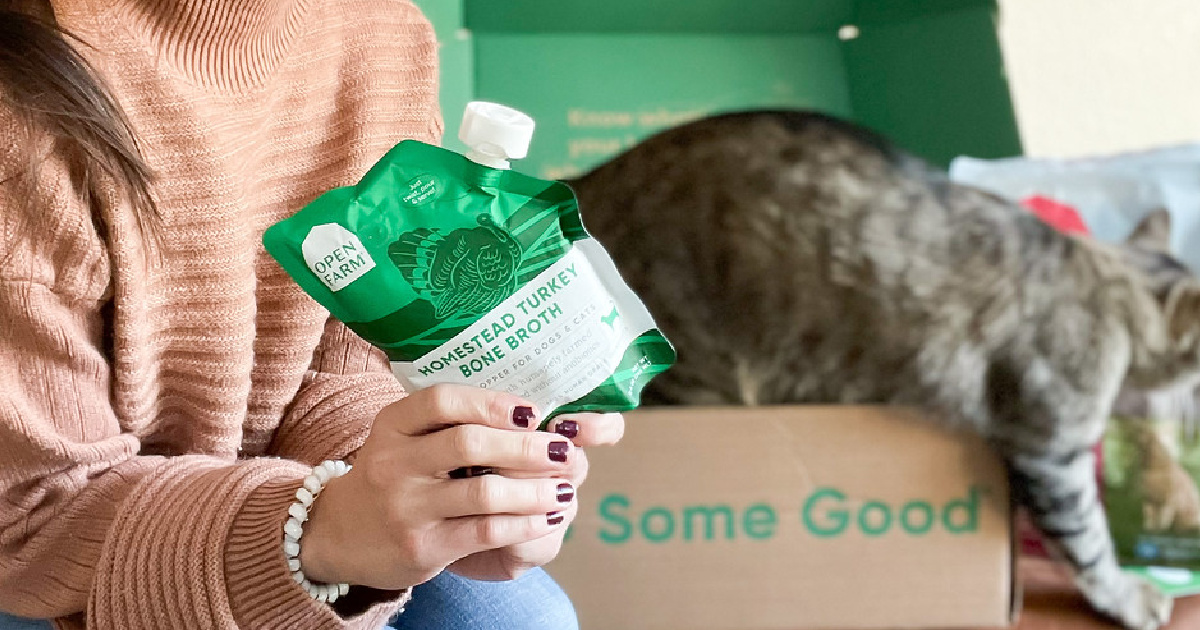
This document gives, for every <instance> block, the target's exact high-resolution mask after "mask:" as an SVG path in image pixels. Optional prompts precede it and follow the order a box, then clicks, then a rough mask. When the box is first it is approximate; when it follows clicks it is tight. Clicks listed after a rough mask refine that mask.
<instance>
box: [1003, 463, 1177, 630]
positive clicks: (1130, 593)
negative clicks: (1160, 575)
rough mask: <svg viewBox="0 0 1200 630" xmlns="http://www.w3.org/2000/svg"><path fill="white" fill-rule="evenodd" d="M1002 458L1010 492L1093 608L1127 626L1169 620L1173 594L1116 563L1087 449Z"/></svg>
mask: <svg viewBox="0 0 1200 630" xmlns="http://www.w3.org/2000/svg"><path fill="white" fill-rule="evenodd" d="M1005 461H1006V463H1007V465H1008V468H1009V476H1010V479H1011V481H1012V487H1013V492H1014V494H1015V495H1016V496H1017V497H1018V499H1019V500H1020V501H1021V503H1022V504H1024V505H1025V506H1026V507H1028V508H1029V510H1030V512H1031V514H1032V516H1033V519H1034V523H1035V524H1036V525H1037V526H1038V528H1039V529H1041V531H1042V533H1043V534H1045V536H1046V538H1047V541H1048V542H1049V543H1050V546H1051V548H1052V549H1053V550H1055V551H1056V552H1057V553H1058V555H1060V556H1061V557H1062V558H1063V559H1064V560H1065V561H1066V562H1067V563H1068V564H1069V565H1070V566H1071V568H1072V569H1073V570H1074V573H1075V582H1076V584H1077V585H1078V586H1079V588H1080V590H1081V591H1082V592H1083V594H1084V596H1085V597H1087V599H1088V601H1089V602H1091V604H1092V606H1093V607H1094V608H1095V609H1096V610H1098V611H1100V612H1102V613H1104V614H1107V615H1109V616H1111V617H1112V618H1114V619H1116V620H1117V621H1119V622H1120V623H1121V624H1122V625H1124V626H1125V627H1126V628H1129V629H1130V630H1157V629H1158V628H1159V627H1161V626H1162V625H1163V624H1165V623H1166V622H1167V620H1168V619H1170V616H1171V598H1170V597H1168V596H1167V595H1165V594H1163V593H1162V592H1161V591H1160V590H1158V589H1157V588H1155V587H1154V586H1153V585H1151V584H1149V583H1148V582H1145V581H1143V580H1141V579H1140V578H1137V577H1134V576H1132V575H1129V574H1126V573H1123V572H1122V571H1121V569H1120V567H1119V566H1118V565H1117V559H1116V555H1115V553H1114V551H1113V544H1112V537H1111V536H1110V534H1109V530H1108V522H1107V521H1106V520H1105V516H1104V510H1103V508H1102V506H1101V504H1100V501H1099V497H1098V493H1097V488H1096V478H1095V465H1096V461H1095V456H1094V455H1093V453H1092V451H1091V449H1090V448H1088V447H1075V448H1071V449H1063V450H1058V451H1047V452H1041V453H1036V454H1033V453H1015V454H1012V453H1010V454H1006V457H1005Z"/></svg>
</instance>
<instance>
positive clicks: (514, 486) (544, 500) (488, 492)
mask: <svg viewBox="0 0 1200 630" xmlns="http://www.w3.org/2000/svg"><path fill="white" fill-rule="evenodd" d="M443 484H444V488H445V489H444V491H443V492H441V493H439V494H438V495H437V497H438V498H437V505H436V506H434V509H435V510H436V511H437V514H438V516H441V517H443V518H459V517H463V516H488V515H494V514H510V515H516V516H533V515H537V514H546V513H549V512H555V511H561V510H563V509H565V508H566V507H567V506H569V505H570V504H571V503H573V502H574V500H575V486H574V484H572V483H571V482H570V481H567V480H565V479H509V478H507V477H502V476H500V475H486V476H483V477H475V478H472V479H463V480H459V481H445V482H443Z"/></svg>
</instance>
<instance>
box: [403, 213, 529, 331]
mask: <svg viewBox="0 0 1200 630" xmlns="http://www.w3.org/2000/svg"><path fill="white" fill-rule="evenodd" d="M476 220H477V221H478V223H479V227H474V228H459V229H456V230H453V231H452V232H450V233H449V234H445V235H443V234H442V233H441V232H440V231H439V230H436V229H433V230H431V229H427V228H418V229H416V230H413V231H411V232H406V233H404V234H403V235H402V236H401V237H400V238H399V239H397V240H396V241H395V242H394V243H392V244H391V245H390V246H389V247H388V257H389V258H390V259H391V261H392V263H393V264H394V265H396V267H397V268H398V269H399V270H400V273H401V274H402V275H403V276H404V279H405V281H407V282H408V283H409V284H410V285H411V286H412V287H413V289H414V290H415V291H416V292H417V295H418V296H420V297H421V298H423V299H425V300H428V301H429V302H430V303H431V304H433V309H434V317H436V318H437V319H439V320H444V319H446V318H447V317H449V316H451V315H455V314H458V315H481V314H483V313H486V312H488V311H490V310H492V309H493V308H495V307H496V305H498V304H500V302H502V301H504V299H505V298H507V297H508V296H509V295H511V294H512V293H513V292H514V291H515V290H516V289H517V267H518V265H519V264H520V262H521V256H522V254H523V250H522V249H521V245H520V243H518V242H517V241H516V239H514V238H513V237H512V236H511V235H509V234H508V232H505V231H504V230H502V229H500V228H499V227H497V226H496V223H495V221H493V220H492V217H490V216H488V215H486V214H481V215H479V217H478V218H477V219H476Z"/></svg>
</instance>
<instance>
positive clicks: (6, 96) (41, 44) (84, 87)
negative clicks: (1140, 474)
mask: <svg viewBox="0 0 1200 630" xmlns="http://www.w3.org/2000/svg"><path fill="white" fill-rule="evenodd" d="M73 44H78V45H84V44H83V42H81V41H80V40H79V39H77V38H75V37H74V36H72V35H71V34H69V33H67V32H66V31H64V30H63V29H62V28H61V27H59V25H58V23H57V21H56V20H55V18H54V12H53V8H52V7H51V6H50V3H49V2H47V1H44V0H41V1H29V0H0V99H2V102H4V103H5V104H6V105H8V106H9V107H10V108H11V109H12V110H13V111H14V112H15V113H16V114H17V115H18V116H20V117H22V118H23V119H24V122H26V123H27V124H28V126H29V128H30V129H32V130H36V132H37V133H38V134H41V135H44V136H47V137H48V138H49V139H50V140H51V141H52V142H53V145H52V146H53V150H55V151H60V152H63V153H62V155H63V156H64V157H65V159H66V160H67V163H68V164H70V165H71V171H72V177H73V178H74V179H75V180H76V181H75V184H76V187H77V190H79V191H80V193H81V194H82V195H84V196H85V200H87V201H88V202H89V203H94V202H95V201H96V198H95V196H94V187H95V185H96V182H97V180H98V178H97V175H99V174H101V173H102V174H103V175H105V176H107V178H108V179H109V180H110V181H112V182H113V183H114V184H115V185H116V186H117V187H118V189H123V190H125V191H126V195H127V197H128V201H129V202H130V203H131V204H132V205H133V207H134V209H135V211H136V212H137V218H138V222H139V224H140V226H141V228H142V229H143V231H144V232H145V231H147V228H148V227H149V224H150V222H152V220H153V219H155V218H156V217H157V210H156V207H155V203H154V199H153V197H152V196H151V194H150V183H151V181H152V179H153V176H152V173H151V171H150V168H149V167H148V166H147V165H146V162H145V160H143V159H142V154H141V151H140V149H139V148H138V143H137V139H136V138H135V137H134V133H133V130H132V128H131V126H130V124H129V120H128V118H126V117H125V113H124V112H123V111H122V110H121V107H120V105H119V104H118V103H117V101H116V99H114V98H113V96H112V93H111V91H110V90H109V88H108V87H107V86H106V85H105V83H104V81H103V79H101V78H100V76H99V75H98V74H97V73H96V71H95V69H94V68H93V67H92V66H91V64H89V63H88V61H87V60H86V59H85V58H84V57H83V55H81V54H80V53H79V51H78V50H76V48H75V46H74V45H73ZM30 146H31V151H32V146H33V145H32V144H31V145H30ZM30 158H31V161H30V168H28V169H25V172H23V173H21V174H20V178H21V179H22V180H23V181H24V183H27V184H30V185H33V183H34V182H35V181H36V178H37V163H38V162H39V161H40V159H39V158H38V156H36V155H31V156H30ZM149 231H150V232H151V233H153V230H149Z"/></svg>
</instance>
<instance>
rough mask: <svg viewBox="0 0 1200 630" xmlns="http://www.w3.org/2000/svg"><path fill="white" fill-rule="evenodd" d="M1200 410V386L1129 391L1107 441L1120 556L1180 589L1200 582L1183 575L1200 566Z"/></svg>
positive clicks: (1107, 476) (1108, 490) (1106, 471)
mask: <svg viewBox="0 0 1200 630" xmlns="http://www.w3.org/2000/svg"><path fill="white" fill-rule="evenodd" d="M1198 409H1200V392H1194V391H1193V392H1189V391H1164V392H1141V391H1132V390H1126V391H1123V392H1122V393H1121V395H1120V397H1119V398H1118V400H1117V403H1116V405H1115V406H1114V413H1113V417H1112V418H1111V421H1110V423H1109V427H1108V430H1107V431H1106V433H1105V436H1104V442H1103V448H1104V451H1103V452H1104V458H1103V489H1104V505H1105V510H1106V511H1107V514H1108V522H1109V529H1110V530H1111V531H1112V535H1113V542H1114V543H1115V546H1116V551H1117V557H1118V560H1119V561H1120V562H1121V564H1122V566H1124V567H1128V568H1131V569H1132V568H1137V569H1138V570H1140V571H1142V572H1143V573H1145V574H1146V575H1147V576H1148V577H1151V578H1155V579H1157V580H1158V581H1162V582H1168V581H1172V586H1173V587H1174V588H1175V589H1180V588H1192V589H1194V588H1196V586H1195V585H1192V584H1191V582H1190V581H1188V582H1185V581H1183V580H1182V578H1183V577H1184V576H1185V570H1186V571H1198V570H1200V484H1198V483H1197V482H1198V481H1200V436H1198V435H1197V433H1196V426H1197V420H1198V419H1200V418H1198V417H1197V410H1198ZM1165 567H1166V568H1173V569H1175V570H1174V571H1166V570H1165V569H1164V568H1165Z"/></svg>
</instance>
